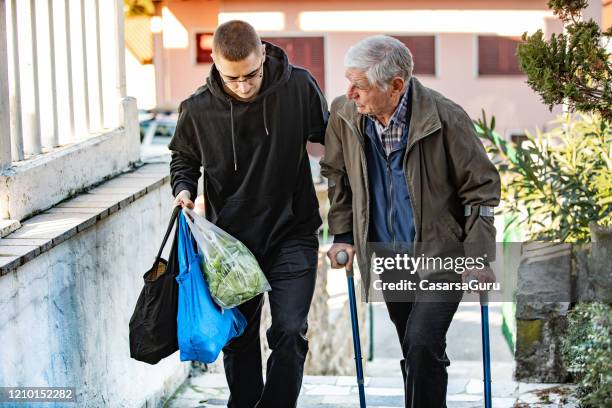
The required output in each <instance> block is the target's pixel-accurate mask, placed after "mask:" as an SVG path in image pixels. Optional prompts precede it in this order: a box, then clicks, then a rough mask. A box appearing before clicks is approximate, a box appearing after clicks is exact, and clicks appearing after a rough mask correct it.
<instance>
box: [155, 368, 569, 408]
mask: <svg viewBox="0 0 612 408" xmlns="http://www.w3.org/2000/svg"><path fill="white" fill-rule="evenodd" d="M365 385H366V402H367V406H368V407H369V408H391V407H403V406H404V400H403V395H404V391H403V389H402V380H401V378H399V377H373V378H367V377H366V379H365ZM570 390H571V386H568V385H562V386H560V385H555V384H525V383H517V382H513V381H500V382H496V383H493V386H492V391H493V407H494V408H525V407H542V408H544V407H547V408H548V407H566V408H570V407H576V405H575V403H573V402H572V401H568V400H569V399H570V398H568V397H567V394H568V393H569V391H570ZM482 397H483V396H482V381H481V380H477V379H451V380H449V384H448V395H447V405H448V408H472V407H482V406H484V403H483V398H482ZM227 398H228V389H227V383H226V381H225V376H224V375H223V374H212V373H205V374H202V375H198V376H194V377H191V378H189V379H188V381H186V382H185V384H183V386H182V387H181V388H180V389H179V390H178V391H177V393H176V394H175V395H174V396H173V397H172V399H171V400H170V401H168V403H167V404H166V405H165V407H167V408H196V407H198V408H208V407H209V408H215V407H217V408H219V407H225V406H227ZM358 407H359V396H358V394H357V387H356V380H355V378H354V377H333V376H305V377H304V382H303V386H302V392H301V395H300V400H299V403H298V408H358Z"/></svg>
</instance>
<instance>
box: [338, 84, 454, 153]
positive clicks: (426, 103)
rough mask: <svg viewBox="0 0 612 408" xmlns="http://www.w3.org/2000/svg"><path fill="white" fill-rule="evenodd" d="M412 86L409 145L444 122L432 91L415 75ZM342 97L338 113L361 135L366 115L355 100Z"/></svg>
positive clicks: (427, 134) (438, 127)
mask: <svg viewBox="0 0 612 408" xmlns="http://www.w3.org/2000/svg"><path fill="white" fill-rule="evenodd" d="M410 86H411V87H412V100H411V102H410V103H411V105H412V108H411V109H409V110H408V112H411V117H410V121H409V123H410V130H409V131H408V141H409V144H410V145H409V146H412V145H413V144H414V143H416V142H418V141H419V140H421V139H423V138H425V137H427V136H429V135H430V134H432V133H433V132H435V131H436V130H438V129H440V128H441V127H442V123H441V121H440V116H439V115H438V108H437V107H436V101H435V100H434V95H433V94H432V91H431V90H430V89H429V88H427V87H425V86H423V85H422V84H421V82H420V81H419V80H418V79H416V78H415V77H412V78H410ZM341 98H342V105H341V106H339V108H338V115H339V116H340V117H341V118H342V119H344V120H345V121H346V122H347V123H348V124H349V125H351V126H353V127H355V128H356V129H357V130H358V131H359V132H360V136H361V135H363V134H364V126H365V120H364V119H365V115H362V114H360V113H359V112H357V107H356V106H355V102H353V101H351V100H349V99H347V98H346V96H342V97H341Z"/></svg>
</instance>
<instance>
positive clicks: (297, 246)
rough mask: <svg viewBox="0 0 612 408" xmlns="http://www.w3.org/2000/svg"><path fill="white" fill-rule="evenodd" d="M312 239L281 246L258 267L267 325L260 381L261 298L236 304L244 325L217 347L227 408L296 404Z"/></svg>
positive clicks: (313, 263) (313, 257)
mask: <svg viewBox="0 0 612 408" xmlns="http://www.w3.org/2000/svg"><path fill="white" fill-rule="evenodd" d="M318 246H319V244H318V239H317V237H316V236H315V235H313V236H312V237H307V238H305V239H300V240H291V241H287V242H285V243H284V244H283V245H282V247H281V248H280V249H279V251H278V254H277V256H276V258H275V259H274V261H273V262H271V265H272V266H270V267H269V268H265V269H264V273H265V274H266V276H267V278H268V281H269V282H270V286H271V287H272V290H271V291H270V292H268V300H269V302H270V312H271V315H272V325H271V326H270V328H269V329H268V330H267V332H266V337H267V340H268V346H269V347H270V349H271V350H272V353H271V354H270V358H269V359H268V362H267V371H266V381H265V385H264V381H263V377H262V358H261V349H260V339H259V325H260V320H261V307H262V305H263V301H264V299H263V295H260V296H257V297H256V298H253V299H251V300H250V301H248V302H246V303H244V304H242V305H240V306H239V309H240V311H241V312H242V313H243V314H244V316H245V317H246V319H247V321H248V325H247V328H246V330H245V332H244V334H243V335H242V336H240V337H237V338H235V339H233V340H232V341H230V342H229V343H228V344H227V345H226V346H225V348H224V349H223V363H224V366H225V376H226V377H227V382H228V384H229V389H230V398H229V402H228V407H230V408H253V407H257V408H285V407H286V408H291V407H295V406H296V405H297V399H298V395H299V393H300V388H301V387H302V376H303V371H304V360H305V359H306V353H307V352H308V340H307V339H306V330H307V329H308V323H307V317H308V311H309V309H310V302H311V301H312V296H313V293H314V288H315V281H316V276H317V252H318Z"/></svg>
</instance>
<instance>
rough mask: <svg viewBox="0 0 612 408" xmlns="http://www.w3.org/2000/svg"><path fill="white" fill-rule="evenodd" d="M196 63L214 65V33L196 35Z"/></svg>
mask: <svg viewBox="0 0 612 408" xmlns="http://www.w3.org/2000/svg"><path fill="white" fill-rule="evenodd" d="M195 43H196V63H197V64H212V62H213V60H212V57H211V54H212V43H213V34H212V33H196V42H195Z"/></svg>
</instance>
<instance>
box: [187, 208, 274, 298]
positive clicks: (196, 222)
mask: <svg viewBox="0 0 612 408" xmlns="http://www.w3.org/2000/svg"><path fill="white" fill-rule="evenodd" d="M183 212H184V213H185V219H186V220H187V224H188V225H189V229H190V230H191V233H192V235H193V237H194V238H195V240H196V242H197V244H198V249H199V250H200V252H201V254H202V263H203V265H202V271H203V272H204V277H205V278H206V281H207V282H208V287H209V289H210V294H211V295H212V297H213V299H214V300H215V303H217V304H218V305H219V306H221V307H223V308H225V309H229V308H232V307H235V306H238V305H240V304H242V303H244V302H246V301H247V300H249V299H252V298H254V297H255V296H257V295H259V294H260V293H263V292H267V291H269V290H271V287H270V284H269V283H268V280H267V279H266V276H265V275H264V273H263V271H262V270H261V267H260V266H259V264H258V263H257V260H256V259H255V256H253V254H252V253H251V251H249V249H248V248H247V247H246V246H245V245H244V244H243V243H242V242H240V241H239V240H237V239H236V238H234V237H232V236H231V235H230V234H228V233H227V232H225V231H223V230H222V229H221V228H219V227H217V226H216V225H215V224H213V223H211V222H210V221H208V220H207V219H206V218H204V217H202V216H200V215H198V214H196V213H195V212H194V211H193V210H190V209H188V208H183Z"/></svg>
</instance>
